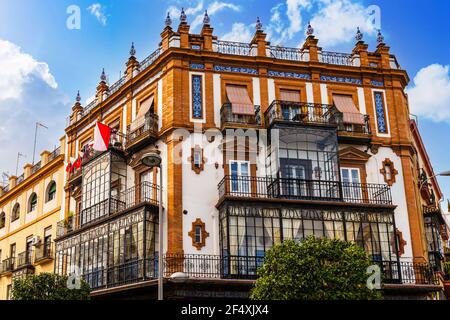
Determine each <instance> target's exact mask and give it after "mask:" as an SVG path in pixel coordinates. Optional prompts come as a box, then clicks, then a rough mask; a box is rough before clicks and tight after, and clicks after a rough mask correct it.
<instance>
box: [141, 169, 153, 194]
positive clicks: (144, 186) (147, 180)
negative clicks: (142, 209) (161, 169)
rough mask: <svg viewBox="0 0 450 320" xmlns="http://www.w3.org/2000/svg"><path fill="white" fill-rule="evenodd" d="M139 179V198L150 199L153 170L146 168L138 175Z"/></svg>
mask: <svg viewBox="0 0 450 320" xmlns="http://www.w3.org/2000/svg"><path fill="white" fill-rule="evenodd" d="M139 179H140V195H139V196H140V197H141V198H140V200H141V201H150V200H151V197H152V185H153V170H147V171H145V172H142V173H141V174H140V175H139Z"/></svg>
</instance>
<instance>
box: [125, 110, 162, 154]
mask: <svg viewBox="0 0 450 320" xmlns="http://www.w3.org/2000/svg"><path fill="white" fill-rule="evenodd" d="M158 119H159V118H158V115H157V114H154V113H150V112H149V113H147V114H146V115H145V117H144V119H143V121H142V124H139V125H138V126H137V127H132V125H129V126H128V131H127V141H126V147H127V148H129V147H130V146H132V145H134V144H135V143H136V142H137V141H141V140H142V139H144V138H147V137H149V136H156V135H157V134H158ZM135 121H140V120H139V119H137V120H135Z"/></svg>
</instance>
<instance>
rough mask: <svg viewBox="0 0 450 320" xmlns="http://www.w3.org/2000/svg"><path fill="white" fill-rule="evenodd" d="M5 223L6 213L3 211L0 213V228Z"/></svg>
mask: <svg viewBox="0 0 450 320" xmlns="http://www.w3.org/2000/svg"><path fill="white" fill-rule="evenodd" d="M5 225H6V214H5V213H4V212H2V213H0V229H3V228H4V227H5Z"/></svg>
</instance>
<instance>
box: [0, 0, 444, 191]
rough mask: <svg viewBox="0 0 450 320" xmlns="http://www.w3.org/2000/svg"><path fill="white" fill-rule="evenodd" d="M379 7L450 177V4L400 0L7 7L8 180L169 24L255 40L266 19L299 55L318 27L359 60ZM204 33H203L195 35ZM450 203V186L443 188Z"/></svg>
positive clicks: (2, 53) (423, 124)
mask: <svg viewBox="0 0 450 320" xmlns="http://www.w3.org/2000/svg"><path fill="white" fill-rule="evenodd" d="M70 5H76V6H78V7H79V8H80V12H81V28H80V29H79V30H69V29H68V28H67V27H66V20H67V19H68V17H69V14H67V13H66V10H67V8H68V7H69V6H70ZM370 5H376V6H378V7H379V8H380V10H381V19H380V20H379V22H380V26H381V29H382V32H383V34H384V36H385V42H386V43H387V44H388V45H389V46H390V47H391V52H392V53H394V54H396V55H397V58H398V60H399V62H400V64H401V65H402V67H403V68H404V69H406V70H407V71H408V73H409V75H410V77H411V84H410V87H409V88H408V93H409V95H410V107H411V112H412V113H414V114H416V115H417V116H419V127H420V130H421V134H422V136H423V139H424V141H425V144H426V146H427V149H428V152H429V154H430V157H431V159H432V162H433V165H434V167H435V171H436V172H439V171H443V170H450V161H449V160H448V159H449V158H450V148H448V147H446V142H445V141H447V140H448V139H449V138H450V75H449V65H450V61H449V54H448V52H450V25H449V24H448V21H450V1H440V0H435V1H414V0H413V1H400V0H396V1H392V0H370V1H369V0H270V1H266V0H265V1H261V0H246V1H244V0H239V1H238V0H223V1H221V0H186V1H181V0H151V1H148V0H126V1H125V0H121V1H119V0H110V1H106V0H58V1H54V0H15V1H11V0H0V119H2V121H0V150H1V153H2V157H0V173H1V172H3V171H6V172H9V173H10V174H14V173H15V167H16V156H17V152H19V151H20V152H22V153H24V154H26V155H27V158H25V159H23V160H21V163H20V166H19V174H20V173H21V172H22V169H21V168H22V167H23V164H24V163H25V162H31V159H32V150H33V135H34V123H35V122H36V121H41V122H43V123H44V124H46V125H47V126H48V127H49V129H48V130H44V129H43V130H42V131H40V132H39V133H40V136H39V139H38V150H42V149H52V148H53V147H54V146H55V145H56V144H57V141H58V140H57V139H58V138H59V137H60V136H62V135H63V128H64V126H65V119H66V118H67V116H68V115H69V113H70V109H71V107H72V105H73V101H74V97H75V94H76V91H77V90H80V91H81V95H82V98H83V102H85V101H86V100H88V99H89V98H90V97H92V96H93V95H94V93H95V87H96V85H97V84H98V81H99V76H100V73H101V70H102V68H105V70H106V73H107V75H108V77H109V81H110V83H113V82H114V81H116V80H117V79H118V78H119V75H120V72H123V70H124V64H125V62H126V60H127V57H128V52H129V48H130V44H131V42H135V45H136V49H137V52H138V54H137V55H138V58H139V59H143V58H145V57H146V56H147V55H149V54H150V53H151V52H152V51H153V50H154V49H155V48H156V47H157V44H158V42H159V40H160V32H161V31H162V29H163V26H164V25H163V23H164V18H165V15H166V13H167V12H168V11H170V12H171V13H172V18H173V20H174V23H173V25H174V27H176V26H177V25H178V15H179V9H180V8H181V7H184V8H185V9H186V13H187V14H188V21H189V22H190V23H191V24H196V22H195V21H201V17H202V14H203V11H204V10H205V9H208V12H209V13H210V17H211V24H212V26H213V27H214V28H215V32H214V33H215V34H216V35H218V36H219V37H221V38H224V39H228V40H237V41H246V40H248V38H249V37H251V36H252V35H253V32H254V23H255V20H256V16H259V17H261V20H262V22H263V24H264V29H265V31H266V32H267V33H268V35H269V38H270V41H272V42H273V43H276V44H280V45H285V46H293V47H296V46H299V45H300V44H301V43H302V42H303V40H304V38H305V36H304V32H305V26H306V25H307V23H308V21H311V23H312V25H313V27H314V29H315V34H316V36H317V37H318V38H319V44H320V45H321V46H323V47H324V49H325V50H334V51H342V52H350V51H351V49H352V47H353V45H354V34H355V30H356V26H360V27H361V28H362V30H363V32H364V39H365V41H366V42H367V43H368V44H369V49H370V50H374V48H375V43H376V41H375V38H376V32H375V30H374V28H373V26H372V27H371V26H369V25H367V23H366V20H367V13H366V9H367V8H368V7H369V6H370ZM200 27H201V26H200V25H197V26H196V27H195V28H194V30H193V31H194V32H195V31H198V30H199V28H200ZM440 182H441V187H442V189H443V191H444V193H445V196H446V197H447V198H450V178H443V179H441V180H440Z"/></svg>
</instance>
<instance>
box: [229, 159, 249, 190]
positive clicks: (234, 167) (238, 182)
mask: <svg viewBox="0 0 450 320" xmlns="http://www.w3.org/2000/svg"><path fill="white" fill-rule="evenodd" d="M230 173H231V174H230V175H231V179H230V183H231V185H230V190H231V193H232V194H235V195H243V196H246V195H249V194H250V163H249V162H248V161H230Z"/></svg>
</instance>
